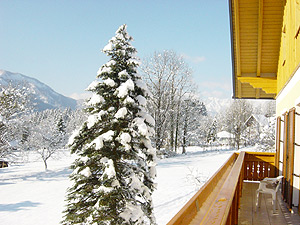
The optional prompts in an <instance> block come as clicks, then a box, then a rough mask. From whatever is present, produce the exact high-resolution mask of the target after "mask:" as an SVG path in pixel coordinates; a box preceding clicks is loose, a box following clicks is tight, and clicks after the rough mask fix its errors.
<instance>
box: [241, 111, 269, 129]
mask: <svg viewBox="0 0 300 225" xmlns="http://www.w3.org/2000/svg"><path fill="white" fill-rule="evenodd" d="M268 123H269V119H268V118H267V117H266V116H265V115H259V114H252V115H251V116H249V118H248V119H247V120H246V122H245V125H246V127H250V126H252V127H253V126H255V127H264V126H266V125H268Z"/></svg>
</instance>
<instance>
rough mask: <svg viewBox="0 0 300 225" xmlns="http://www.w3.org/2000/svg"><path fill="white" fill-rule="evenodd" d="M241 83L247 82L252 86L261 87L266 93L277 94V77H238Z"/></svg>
mask: <svg viewBox="0 0 300 225" xmlns="http://www.w3.org/2000/svg"><path fill="white" fill-rule="evenodd" d="M238 80H239V81H240V82H241V83H248V84H250V85H251V86H252V87H253V88H261V89H262V90H263V91H264V92H266V93H267V94H277V79H276V78H267V77H238Z"/></svg>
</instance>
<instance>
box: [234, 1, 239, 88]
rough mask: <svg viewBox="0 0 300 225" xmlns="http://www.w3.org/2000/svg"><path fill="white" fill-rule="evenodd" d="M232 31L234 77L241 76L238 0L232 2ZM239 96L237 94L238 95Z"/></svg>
mask: <svg viewBox="0 0 300 225" xmlns="http://www.w3.org/2000/svg"><path fill="white" fill-rule="evenodd" d="M233 4H234V6H233V7H234V30H235V53H236V55H235V57H236V76H237V77H240V76H241V52H240V51H241V50H240V19H239V4H238V0H234V3H233ZM238 94H239V93H238Z"/></svg>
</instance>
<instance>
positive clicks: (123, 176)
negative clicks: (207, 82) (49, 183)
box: [62, 25, 156, 224]
mask: <svg viewBox="0 0 300 225" xmlns="http://www.w3.org/2000/svg"><path fill="white" fill-rule="evenodd" d="M131 41H132V37H130V36H129V35H128V33H127V31H126V25H122V26H121V27H120V28H119V29H118V30H117V31H116V36H115V37H113V38H112V39H111V40H110V41H109V43H108V45H107V46H105V47H104V49H103V52H104V53H106V54H107V55H108V56H109V57H110V58H111V60H110V61H109V62H107V63H106V64H104V65H103V66H102V67H101V68H100V69H99V71H98V76H97V78H101V81H98V80H96V81H94V82H92V83H91V84H90V86H89V87H88V90H90V91H92V92H93V95H92V97H91V98H90V100H89V101H88V102H87V107H86V110H87V112H88V113H89V114H90V115H89V117H88V119H87V121H86V122H85V123H84V124H83V125H82V127H81V128H80V130H79V131H78V132H76V133H75V134H74V135H73V138H71V139H70V146H71V152H72V153H76V154H77V155H78V158H77V159H76V160H75V162H74V163H73V165H72V168H73V169H74V171H73V173H72V174H71V175H70V179H71V180H72V181H73V182H74V183H73V186H72V187H71V188H69V190H68V195H67V201H68V203H67V209H66V210H65V212H64V213H65V216H64V221H63V222H62V223H63V224H155V217H154V215H153V205H152V198H151V194H152V192H153V190H154V182H153V179H154V177H155V174H156V172H155V164H156V163H155V161H156V154H155V150H154V149H153V148H152V146H151V141H150V138H149V136H150V135H153V133H154V129H153V125H154V119H153V118H152V117H151V116H150V115H149V114H148V113H147V112H146V110H145V106H146V96H147V95H148V92H147V89H146V86H145V85H144V83H143V82H142V80H141V78H140V76H139V75H138V73H137V67H138V65H139V61H138V60H137V58H136V56H135V54H136V49H135V48H134V47H133V46H131V44H130V42H131Z"/></svg>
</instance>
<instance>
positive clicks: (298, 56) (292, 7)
mask: <svg viewBox="0 0 300 225" xmlns="http://www.w3.org/2000/svg"><path fill="white" fill-rule="evenodd" d="M281 35H282V36H281V44H280V54H279V61H278V71H277V93H280V91H281V90H282V89H283V88H284V87H285V85H286V84H287V82H288V81H289V80H290V77H291V76H292V75H293V74H294V72H295V70H296V68H297V67H298V65H299V63H300V0H286V2H285V6H284V18H283V25H282V34H281Z"/></svg>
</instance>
